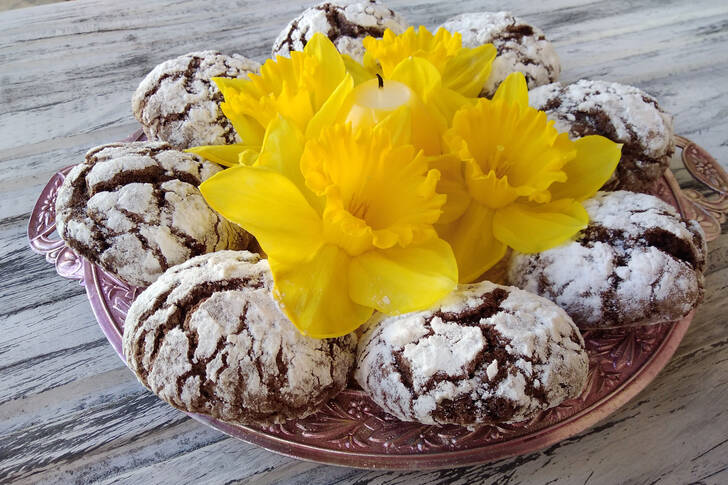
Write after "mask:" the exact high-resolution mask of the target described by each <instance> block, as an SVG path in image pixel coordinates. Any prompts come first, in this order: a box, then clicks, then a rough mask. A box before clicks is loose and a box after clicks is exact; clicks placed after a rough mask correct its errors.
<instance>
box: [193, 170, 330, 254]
mask: <svg viewBox="0 0 728 485" xmlns="http://www.w3.org/2000/svg"><path fill="white" fill-rule="evenodd" d="M200 191H201V192H202V195H203V196H204V197H205V200H206V201H207V203H208V204H210V207H212V208H213V209H215V210H216V211H217V212H219V213H220V214H222V215H223V216H225V218H226V219H229V220H231V221H233V222H235V223H236V224H239V225H240V226H242V227H243V228H245V230H247V231H248V232H250V233H251V234H253V235H254V236H255V237H256V239H257V240H258V243H259V244H260V246H261V247H262V248H263V250H264V251H265V252H266V253H267V254H268V256H269V257H271V258H276V259H278V260H280V261H284V262H300V261H302V260H304V259H306V258H308V257H310V255H312V254H314V253H315V252H316V251H317V250H318V248H319V247H320V246H321V245H322V244H323V236H322V223H321V217H320V216H319V215H318V214H317V213H316V212H315V211H314V210H313V209H312V208H311V206H310V205H309V204H308V202H307V201H306V199H305V198H304V196H303V195H302V194H301V191H300V190H299V189H298V187H296V186H295V185H294V183H293V182H291V181H290V180H289V179H287V178H286V177H285V176H283V175H281V174H280V173H277V172H273V171H271V170H267V169H262V168H256V167H246V166H237V167H233V168H229V169H227V170H223V171H222V172H219V173H217V174H215V175H213V176H212V177H210V178H209V179H207V180H206V181H204V182H203V183H202V185H200Z"/></svg>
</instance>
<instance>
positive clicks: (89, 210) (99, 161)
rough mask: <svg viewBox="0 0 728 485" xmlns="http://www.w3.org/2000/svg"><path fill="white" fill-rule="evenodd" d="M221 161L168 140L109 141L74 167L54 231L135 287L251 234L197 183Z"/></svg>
mask: <svg viewBox="0 0 728 485" xmlns="http://www.w3.org/2000/svg"><path fill="white" fill-rule="evenodd" d="M220 170H221V169H220V167H219V166H217V165H215V164H213V163H210V162H207V161H205V160H202V159H201V158H199V157H197V156H196V155H192V154H188V153H184V152H180V151H177V150H174V149H172V147H170V146H169V145H168V144H166V143H160V142H137V143H116V144H110V145H103V146H100V147H96V148H94V149H92V150H90V151H89V152H88V153H87V154H86V159H85V161H84V162H82V163H80V164H79V165H77V166H76V167H74V168H73V169H72V170H71V172H70V173H69V174H68V176H67V177H66V179H65V180H64V182H63V184H62V185H61V187H60V189H59V191H58V196H57V198H56V229H57V230H58V233H59V234H60V236H61V237H62V238H63V240H64V241H66V243H67V244H68V245H69V246H71V247H72V248H73V249H74V250H76V251H78V252H79V253H80V254H81V255H83V256H84V257H86V258H87V259H89V260H90V261H92V262H95V263H98V264H100V265H101V266H103V267H104V268H105V269H106V270H108V271H110V272H111V273H114V274H115V275H117V276H118V277H119V278H120V279H122V280H123V281H125V282H127V283H129V284H131V285H135V286H147V285H148V284H150V283H152V282H153V281H154V280H156V279H157V277H158V276H159V275H160V274H162V273H163V272H164V271H165V270H166V269H167V268H169V267H170V266H173V265H175V264H178V263H181V262H183V261H185V260H187V259H189V258H191V257H192V256H196V255H198V254H202V253H206V252H211V251H216V250H218V249H226V248H233V249H242V248H245V247H247V244H248V241H249V235H248V233H247V232H245V231H244V230H243V229H241V228H239V227H238V226H236V225H234V224H232V223H230V222H228V221H227V220H225V219H224V218H223V217H222V216H220V215H218V214H217V213H216V212H215V211H213V210H212V209H211V208H210V207H209V206H208V205H207V203H206V202H205V200H204V198H203V197H202V194H201V193H200V191H199V190H198V188H197V186H198V185H199V184H200V183H202V182H203V181H204V180H206V179H207V178H209V177H211V176H212V175H213V174H215V173H217V172H219V171H220Z"/></svg>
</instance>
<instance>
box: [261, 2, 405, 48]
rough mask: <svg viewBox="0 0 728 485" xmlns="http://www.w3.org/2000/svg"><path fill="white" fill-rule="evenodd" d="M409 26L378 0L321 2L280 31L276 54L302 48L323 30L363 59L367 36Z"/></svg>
mask: <svg viewBox="0 0 728 485" xmlns="http://www.w3.org/2000/svg"><path fill="white" fill-rule="evenodd" d="M407 27H408V24H407V22H405V21H404V19H403V18H402V17H401V16H400V15H399V14H398V13H396V12H394V11H393V10H391V9H389V8H387V7H385V6H384V5H382V4H380V3H378V2H376V1H375V0H369V1H364V2H356V1H345V0H340V1H334V2H322V3H319V4H318V5H314V6H313V7H311V8H307V9H306V10H304V11H303V13H302V14H301V15H299V16H298V17H296V18H295V19H293V20H291V22H290V23H289V24H288V25H286V27H285V28H284V29H283V30H282V31H281V33H280V34H278V37H277V38H276V40H275V42H274V43H273V58H275V56H277V55H279V56H290V54H291V52H292V51H302V50H303V48H304V47H306V43H307V42H308V41H309V40H311V37H313V34H315V33H317V32H320V33H322V34H324V35H326V36H327V37H328V38H329V39H330V40H331V42H333V43H334V45H335V46H336V48H337V49H338V50H339V52H341V53H342V54H348V55H350V56H351V57H352V58H354V60H356V61H359V62H361V61H362V58H363V57H364V46H363V45H362V40H364V38H365V37H367V36H370V35H371V36H372V37H382V35H384V31H385V30H386V29H391V30H392V31H393V32H394V33H395V34H401V33H402V32H404V31H405V30H406V29H407Z"/></svg>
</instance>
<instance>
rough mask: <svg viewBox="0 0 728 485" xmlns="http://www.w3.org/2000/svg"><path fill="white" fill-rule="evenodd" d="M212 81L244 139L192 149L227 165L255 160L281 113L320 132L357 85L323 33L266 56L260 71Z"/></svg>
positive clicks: (304, 129) (311, 131) (303, 128)
mask: <svg viewBox="0 0 728 485" xmlns="http://www.w3.org/2000/svg"><path fill="white" fill-rule="evenodd" d="M213 81H214V82H215V84H216V85H217V87H218V88H219V89H220V91H221V92H222V94H223V97H224V98H225V101H224V102H222V103H220V108H221V109H222V112H223V114H225V116H226V117H227V119H228V120H230V122H231V123H232V125H233V127H234V128H235V131H236V132H237V133H238V134H239V135H240V138H241V139H242V141H243V143H241V144H234V145H212V146H200V147H194V148H191V149H189V150H188V151H190V152H192V153H197V154H198V155H201V156H202V157H204V158H206V159H208V160H210V161H213V162H216V163H220V164H222V165H225V166H228V167H231V166H235V165H237V164H238V163H242V164H250V163H251V161H253V160H255V158H256V157H257V153H258V152H259V150H260V146H261V145H262V143H263V137H264V135H265V132H266V129H267V127H268V125H269V124H270V122H271V121H272V120H274V119H276V118H277V117H278V116H284V117H285V118H287V119H289V120H290V121H292V122H293V123H294V124H295V125H296V126H297V127H298V128H299V130H301V131H302V132H303V133H305V134H306V136H308V137H315V136H317V135H318V132H319V131H320V130H321V129H322V128H323V127H324V126H327V125H330V124H331V123H333V122H334V121H335V119H336V117H337V116H339V114H340V112H341V109H342V108H341V107H342V104H343V103H344V101H345V100H346V99H347V96H348V95H349V93H350V92H351V90H352V89H353V88H354V79H353V78H352V76H351V75H350V74H348V73H347V70H346V66H345V63H344V59H342V57H341V55H340V54H339V52H338V51H337V50H336V47H335V46H334V44H333V43H332V42H331V41H330V40H329V39H328V38H327V37H326V36H325V35H323V34H321V33H317V34H314V36H313V37H311V40H310V41H309V42H308V43H307V44H306V47H305V48H304V50H303V52H291V57H290V58H286V57H280V56H279V57H278V58H277V59H275V60H273V59H269V60H267V61H266V62H265V63H264V64H263V66H262V67H261V69H260V74H249V75H248V78H237V79H231V78H221V77H220V78H213Z"/></svg>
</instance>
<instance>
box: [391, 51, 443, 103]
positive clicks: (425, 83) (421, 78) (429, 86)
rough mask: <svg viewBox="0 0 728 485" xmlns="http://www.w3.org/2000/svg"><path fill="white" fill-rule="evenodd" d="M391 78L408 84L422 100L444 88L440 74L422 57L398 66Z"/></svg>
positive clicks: (410, 58)
mask: <svg viewBox="0 0 728 485" xmlns="http://www.w3.org/2000/svg"><path fill="white" fill-rule="evenodd" d="M390 78H391V79H392V80H394V81H399V82H401V83H404V84H406V85H407V87H409V88H410V89H412V90H413V91H414V92H415V93H417V95H418V96H419V97H420V99H425V98H426V97H427V96H428V94H429V93H430V92H432V91H433V90H434V89H436V88H439V87H440V86H442V77H441V76H440V72H439V71H438V70H437V68H436V67H435V66H433V65H432V63H430V62H429V61H427V60H425V59H422V58H421V57H408V58H407V59H405V60H403V61H402V62H400V63H399V64H397V67H395V68H394V70H393V71H392V75H391V76H390ZM385 82H386V81H385Z"/></svg>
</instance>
